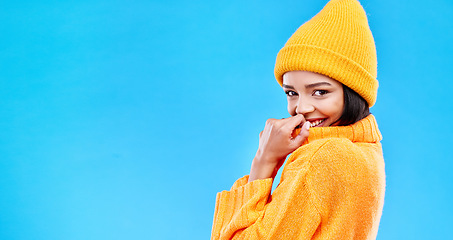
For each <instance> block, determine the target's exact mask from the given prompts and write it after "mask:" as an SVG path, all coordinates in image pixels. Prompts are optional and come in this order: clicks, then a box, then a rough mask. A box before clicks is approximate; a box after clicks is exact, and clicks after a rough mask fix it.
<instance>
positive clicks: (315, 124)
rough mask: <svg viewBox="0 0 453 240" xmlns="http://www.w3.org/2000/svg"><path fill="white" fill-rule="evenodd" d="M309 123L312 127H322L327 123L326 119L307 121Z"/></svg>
mask: <svg viewBox="0 0 453 240" xmlns="http://www.w3.org/2000/svg"><path fill="white" fill-rule="evenodd" d="M307 121H309V122H310V127H320V126H322V125H323V123H324V122H325V121H326V118H324V119H316V120H307Z"/></svg>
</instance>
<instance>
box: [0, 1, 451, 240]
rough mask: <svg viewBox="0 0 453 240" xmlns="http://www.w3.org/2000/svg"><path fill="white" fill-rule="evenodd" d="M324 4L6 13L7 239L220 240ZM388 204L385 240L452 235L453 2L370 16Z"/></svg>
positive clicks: (8, 4)
mask: <svg viewBox="0 0 453 240" xmlns="http://www.w3.org/2000/svg"><path fill="white" fill-rule="evenodd" d="M326 2H327V1H326V0H324V1H239V0H228V1H223V0H222V1H207V0H204V1H176V0H174V1H134V0H128V1H126V0H108V1H107V0H94V1H93V0H92V1H86V0H78V1H55V0H54V1H51V0H41V1H2V2H1V4H0V6H1V7H0V33H1V35H0V36H1V37H0V208H1V210H0V239H10V240H14V239H34V240H36V239H45V240H49V239H208V238H209V237H210V231H211V224H212V218H213V213H214V204H215V195H216V192H219V191H221V190H225V189H228V188H230V186H231V185H232V183H233V182H234V181H235V180H236V179H237V178H239V177H241V176H243V175H245V174H248V172H249V168H250V163H251V160H252V158H253V156H254V154H255V151H256V149H257V147H258V134H259V132H260V131H261V130H262V128H263V127H264V123H265V121H266V119H267V118H271V117H272V118H282V117H287V116H288V113H287V112H286V98H285V95H284V93H283V91H282V90H281V89H280V88H279V86H278V84H277V83H276V81H275V79H274V76H273V67H274V61H275V57H276V54H277V52H278V50H279V49H280V48H281V47H282V46H283V45H284V43H285V42H286V40H287V39H288V38H289V37H290V36H291V34H292V33H293V32H294V31H295V30H296V29H297V27H299V25H300V24H302V23H303V22H305V21H307V20H309V19H310V18H311V17H312V16H314V15H315V14H316V13H317V12H318V11H320V10H321V9H322V7H323V6H324V5H325V3H326ZM362 5H363V6H364V7H365V9H366V11H367V13H368V18H369V23H370V26H371V29H372V31H373V34H374V37H375V40H376V46H377V51H378V62H379V64H378V79H379V81H380V88H379V95H378V100H377V104H376V105H375V106H374V107H373V108H372V109H371V110H372V112H373V114H374V115H375V116H376V118H377V120H378V123H379V126H380V129H381V132H382V134H383V136H384V139H383V141H382V144H383V147H384V154H385V155H384V157H385V160H386V172H387V191H386V197H385V206H384V212H383V216H382V219H381V225H380V229H379V234H378V239H380V240H384V239H446V238H447V237H448V236H451V226H452V225H453V221H452V217H451V216H452V214H453V207H452V204H451V203H452V202H453V177H452V174H451V171H452V168H453V164H452V160H453V151H452V147H451V145H452V143H453V142H452V134H453V127H452V124H451V119H452V118H453V111H452V106H451V105H452V91H453V78H452V76H453V67H452V66H453V57H452V55H453V45H452V42H453V32H452V30H453V2H452V1H451V0H433V1H429V3H428V2H427V1H413V0H412V1H409V0H401V1H393V0H380V1H371V0H368V1H366V0H363V1H362Z"/></svg>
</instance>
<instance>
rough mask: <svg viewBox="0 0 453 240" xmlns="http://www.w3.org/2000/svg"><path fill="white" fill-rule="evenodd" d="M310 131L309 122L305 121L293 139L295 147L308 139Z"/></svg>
mask: <svg viewBox="0 0 453 240" xmlns="http://www.w3.org/2000/svg"><path fill="white" fill-rule="evenodd" d="M309 129H310V122H309V121H306V122H305V123H304V125H302V128H301V129H300V133H299V134H298V135H297V136H296V137H295V138H294V140H293V142H294V144H296V145H297V146H300V145H302V143H303V142H304V141H305V139H307V138H308V135H309V131H308V130H309Z"/></svg>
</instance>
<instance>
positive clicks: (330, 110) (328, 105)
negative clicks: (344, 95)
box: [320, 101, 344, 118]
mask: <svg viewBox="0 0 453 240" xmlns="http://www.w3.org/2000/svg"><path fill="white" fill-rule="evenodd" d="M343 107H344V103H343V101H329V102H324V103H323V106H322V109H323V111H322V112H323V113H324V114H325V115H328V116H330V117H334V118H339V117H340V116H341V114H343ZM320 110H321V109H320Z"/></svg>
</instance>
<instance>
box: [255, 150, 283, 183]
mask: <svg viewBox="0 0 453 240" xmlns="http://www.w3.org/2000/svg"><path fill="white" fill-rule="evenodd" d="M277 165H278V162H273V161H269V159H265V158H260V157H257V156H255V158H253V162H252V167H251V169H250V176H249V182H251V181H253V180H257V179H266V178H273V177H274V176H275V172H276V168H277ZM277 170H278V169H277Z"/></svg>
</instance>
